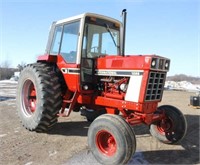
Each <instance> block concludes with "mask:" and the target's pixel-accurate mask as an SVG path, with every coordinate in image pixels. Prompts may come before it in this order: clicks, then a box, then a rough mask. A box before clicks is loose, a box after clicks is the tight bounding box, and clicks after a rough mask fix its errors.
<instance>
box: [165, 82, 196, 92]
mask: <svg viewBox="0 0 200 165" xmlns="http://www.w3.org/2000/svg"><path fill="white" fill-rule="evenodd" d="M165 88H166V89H172V90H173V89H174V90H185V91H194V92H195V91H196V92H200V84H192V83H191V82H188V81H179V82H175V81H166V82H165Z"/></svg>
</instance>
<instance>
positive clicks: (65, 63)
mask: <svg viewBox="0 0 200 165" xmlns="http://www.w3.org/2000/svg"><path fill="white" fill-rule="evenodd" d="M120 31H122V24H121V22H119V21H118V20H115V19H113V18H109V17H106V16H102V15H97V14H91V13H85V14H82V15H79V16H76V17H71V18H68V19H64V20H60V21H57V22H53V24H52V26H51V30H50V33H49V39H48V43H47V47H46V55H44V56H40V57H39V58H38V61H42V60H45V61H51V60H52V62H56V63H57V66H58V68H59V69H60V70H61V71H62V74H63V76H64V79H65V82H66V84H67V86H68V87H69V88H70V90H71V91H72V92H74V91H75V90H77V89H78V90H79V91H82V92H84V91H87V92H89V91H90V92H92V91H93V89H94V87H95V76H94V75H95V66H96V59H97V58H101V57H104V56H110V55H112V56H113V55H120V52H121V49H120V48H121V46H120V45H121V37H120V36H121V32H120Z"/></svg>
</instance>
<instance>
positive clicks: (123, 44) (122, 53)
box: [121, 9, 127, 56]
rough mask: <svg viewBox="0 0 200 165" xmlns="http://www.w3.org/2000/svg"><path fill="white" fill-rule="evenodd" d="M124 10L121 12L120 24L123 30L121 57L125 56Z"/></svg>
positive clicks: (125, 13)
mask: <svg viewBox="0 0 200 165" xmlns="http://www.w3.org/2000/svg"><path fill="white" fill-rule="evenodd" d="M126 15H127V12H126V9H123V10H122V24H123V29H122V49H121V55H122V56H124V55H125V39H126Z"/></svg>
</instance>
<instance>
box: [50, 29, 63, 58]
mask: <svg viewBox="0 0 200 165" xmlns="http://www.w3.org/2000/svg"><path fill="white" fill-rule="evenodd" d="M61 35H62V26H57V27H56V28H55V32H54V36H53V42H52V45H51V50H50V54H52V55H57V54H58V52H59V47H60V40H61Z"/></svg>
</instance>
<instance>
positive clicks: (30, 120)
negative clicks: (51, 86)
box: [16, 67, 42, 130]
mask: <svg viewBox="0 0 200 165" xmlns="http://www.w3.org/2000/svg"><path fill="white" fill-rule="evenodd" d="M26 80H30V81H32V83H33V84H34V86H35V90H36V93H37V98H41V97H42V94H41V84H40V81H41V80H40V78H38V77H37V75H36V74H35V72H34V70H33V69H31V68H30V67H29V68H25V70H23V72H22V73H21V76H20V79H19V82H18V84H19V85H18V89H17V99H16V100H17V107H18V108H17V109H18V114H19V117H20V119H21V121H22V124H23V125H24V126H25V127H26V128H28V129H30V130H34V129H35V128H36V127H37V126H38V123H39V121H40V120H41V118H42V111H41V110H40V105H42V100H41V99H37V104H36V109H35V112H34V113H33V114H32V115H30V116H27V115H26V114H24V112H23V111H24V110H23V109H24V107H23V105H22V104H23V93H22V92H23V87H24V83H25V82H26Z"/></svg>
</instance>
